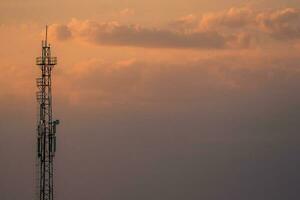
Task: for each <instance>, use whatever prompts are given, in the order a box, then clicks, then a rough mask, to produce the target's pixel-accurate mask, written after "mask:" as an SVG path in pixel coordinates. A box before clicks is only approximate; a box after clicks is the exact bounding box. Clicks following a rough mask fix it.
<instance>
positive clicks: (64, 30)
mask: <svg viewBox="0 0 300 200" xmlns="http://www.w3.org/2000/svg"><path fill="white" fill-rule="evenodd" d="M49 37H50V38H54V39H57V40H60V41H64V40H67V39H69V38H71V37H72V33H71V31H70V30H69V28H68V27H67V26H65V25H61V24H52V25H51V26H50V27H49Z"/></svg>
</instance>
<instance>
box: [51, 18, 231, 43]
mask: <svg viewBox="0 0 300 200" xmlns="http://www.w3.org/2000/svg"><path fill="white" fill-rule="evenodd" d="M58 28H59V29H58ZM50 30H51V33H52V34H53V35H56V39H58V40H60V39H61V38H63V39H66V36H67V38H72V37H74V38H79V39H82V40H84V41H87V42H91V43H94V44H98V45H119V46H137V47H149V48H224V47H225V46H226V42H227V41H226V37H225V36H222V35H221V34H219V33H217V32H214V31H209V32H192V33H182V32H175V31H171V30H167V29H159V28H145V27H142V26H139V25H121V24H119V23H118V22H104V23H98V22H95V21H90V20H86V21H79V20H75V19H74V20H72V21H71V22H70V23H69V24H68V25H61V26H54V27H51V29H50ZM69 33H72V34H69Z"/></svg>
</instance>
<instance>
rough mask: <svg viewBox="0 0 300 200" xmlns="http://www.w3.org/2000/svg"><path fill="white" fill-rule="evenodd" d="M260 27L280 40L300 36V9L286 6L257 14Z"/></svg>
mask: <svg viewBox="0 0 300 200" xmlns="http://www.w3.org/2000/svg"><path fill="white" fill-rule="evenodd" d="M257 22H258V23H259V25H260V27H261V28H262V29H263V30H264V31H266V32H268V33H269V34H271V35H272V36H274V37H275V38H277V39H281V40H292V39H299V38H300V11H299V10H298V9H294V8H287V9H283V10H277V11H273V12H265V13H261V14H259V15H258V16H257Z"/></svg>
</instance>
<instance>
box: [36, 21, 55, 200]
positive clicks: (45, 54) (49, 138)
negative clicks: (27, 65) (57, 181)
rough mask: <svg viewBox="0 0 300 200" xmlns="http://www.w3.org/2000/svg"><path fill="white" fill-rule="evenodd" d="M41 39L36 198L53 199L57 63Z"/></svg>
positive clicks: (38, 85) (48, 46)
mask: <svg viewBox="0 0 300 200" xmlns="http://www.w3.org/2000/svg"><path fill="white" fill-rule="evenodd" d="M47 32H48V26H46V37H45V41H42V54H41V56H40V57H37V58H36V65H37V66H38V67H39V68H40V70H41V76H40V77H39V78H37V79H36V83H37V87H38V91H37V94H36V97H37V103H38V119H37V159H38V163H37V165H38V167H37V170H38V197H37V200H53V196H54V193H53V159H54V156H55V151H56V126H57V125H58V124H59V121H58V120H55V121H53V120H52V92H51V72H52V69H53V68H54V66H55V65H56V64H57V58H56V57H52V56H51V48H50V44H48V41H47V39H48V38H47V37H48V36H47V34H48V33H47Z"/></svg>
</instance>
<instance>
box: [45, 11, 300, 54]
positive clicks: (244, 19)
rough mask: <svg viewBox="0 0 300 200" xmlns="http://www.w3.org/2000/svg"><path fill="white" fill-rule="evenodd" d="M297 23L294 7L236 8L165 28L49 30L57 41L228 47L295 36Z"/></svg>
mask: <svg viewBox="0 0 300 200" xmlns="http://www.w3.org/2000/svg"><path fill="white" fill-rule="evenodd" d="M299 22H300V12H299V10H297V9H294V8H286V9H278V10H272V11H257V10H255V9H253V8H250V7H236V8H231V9H229V10H227V11H223V12H215V13H210V14H204V15H203V16H202V17H196V16H195V15H192V14H191V15H187V16H185V17H182V18H180V19H178V20H175V21H173V22H171V23H170V24H169V26H168V27H167V28H148V27H143V26H141V25H122V24H119V23H118V22H96V21H91V20H86V21H80V20H76V19H73V20H72V21H71V22H70V23H68V24H66V25H57V24H54V25H52V26H51V27H50V33H51V35H53V36H54V37H55V38H56V39H58V40H66V39H69V38H75V39H81V40H84V41H86V42H90V43H93V44H96V45H118V46H136V47H145V48H195V49H211V48H214V49H224V48H229V49H230V48H249V47H251V46H252V45H253V44H255V45H263V44H264V42H262V41H263V40H264V38H265V37H269V38H270V39H273V40H274V39H275V40H274V41H276V40H277V41H285V40H287V39H288V40H291V39H299V37H300V34H299V33H300V28H299V27H300V26H299V24H300V23H299ZM259 38H260V39H259ZM258 41H259V42H258ZM274 41H273V42H274ZM261 43H262V44H261Z"/></svg>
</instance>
